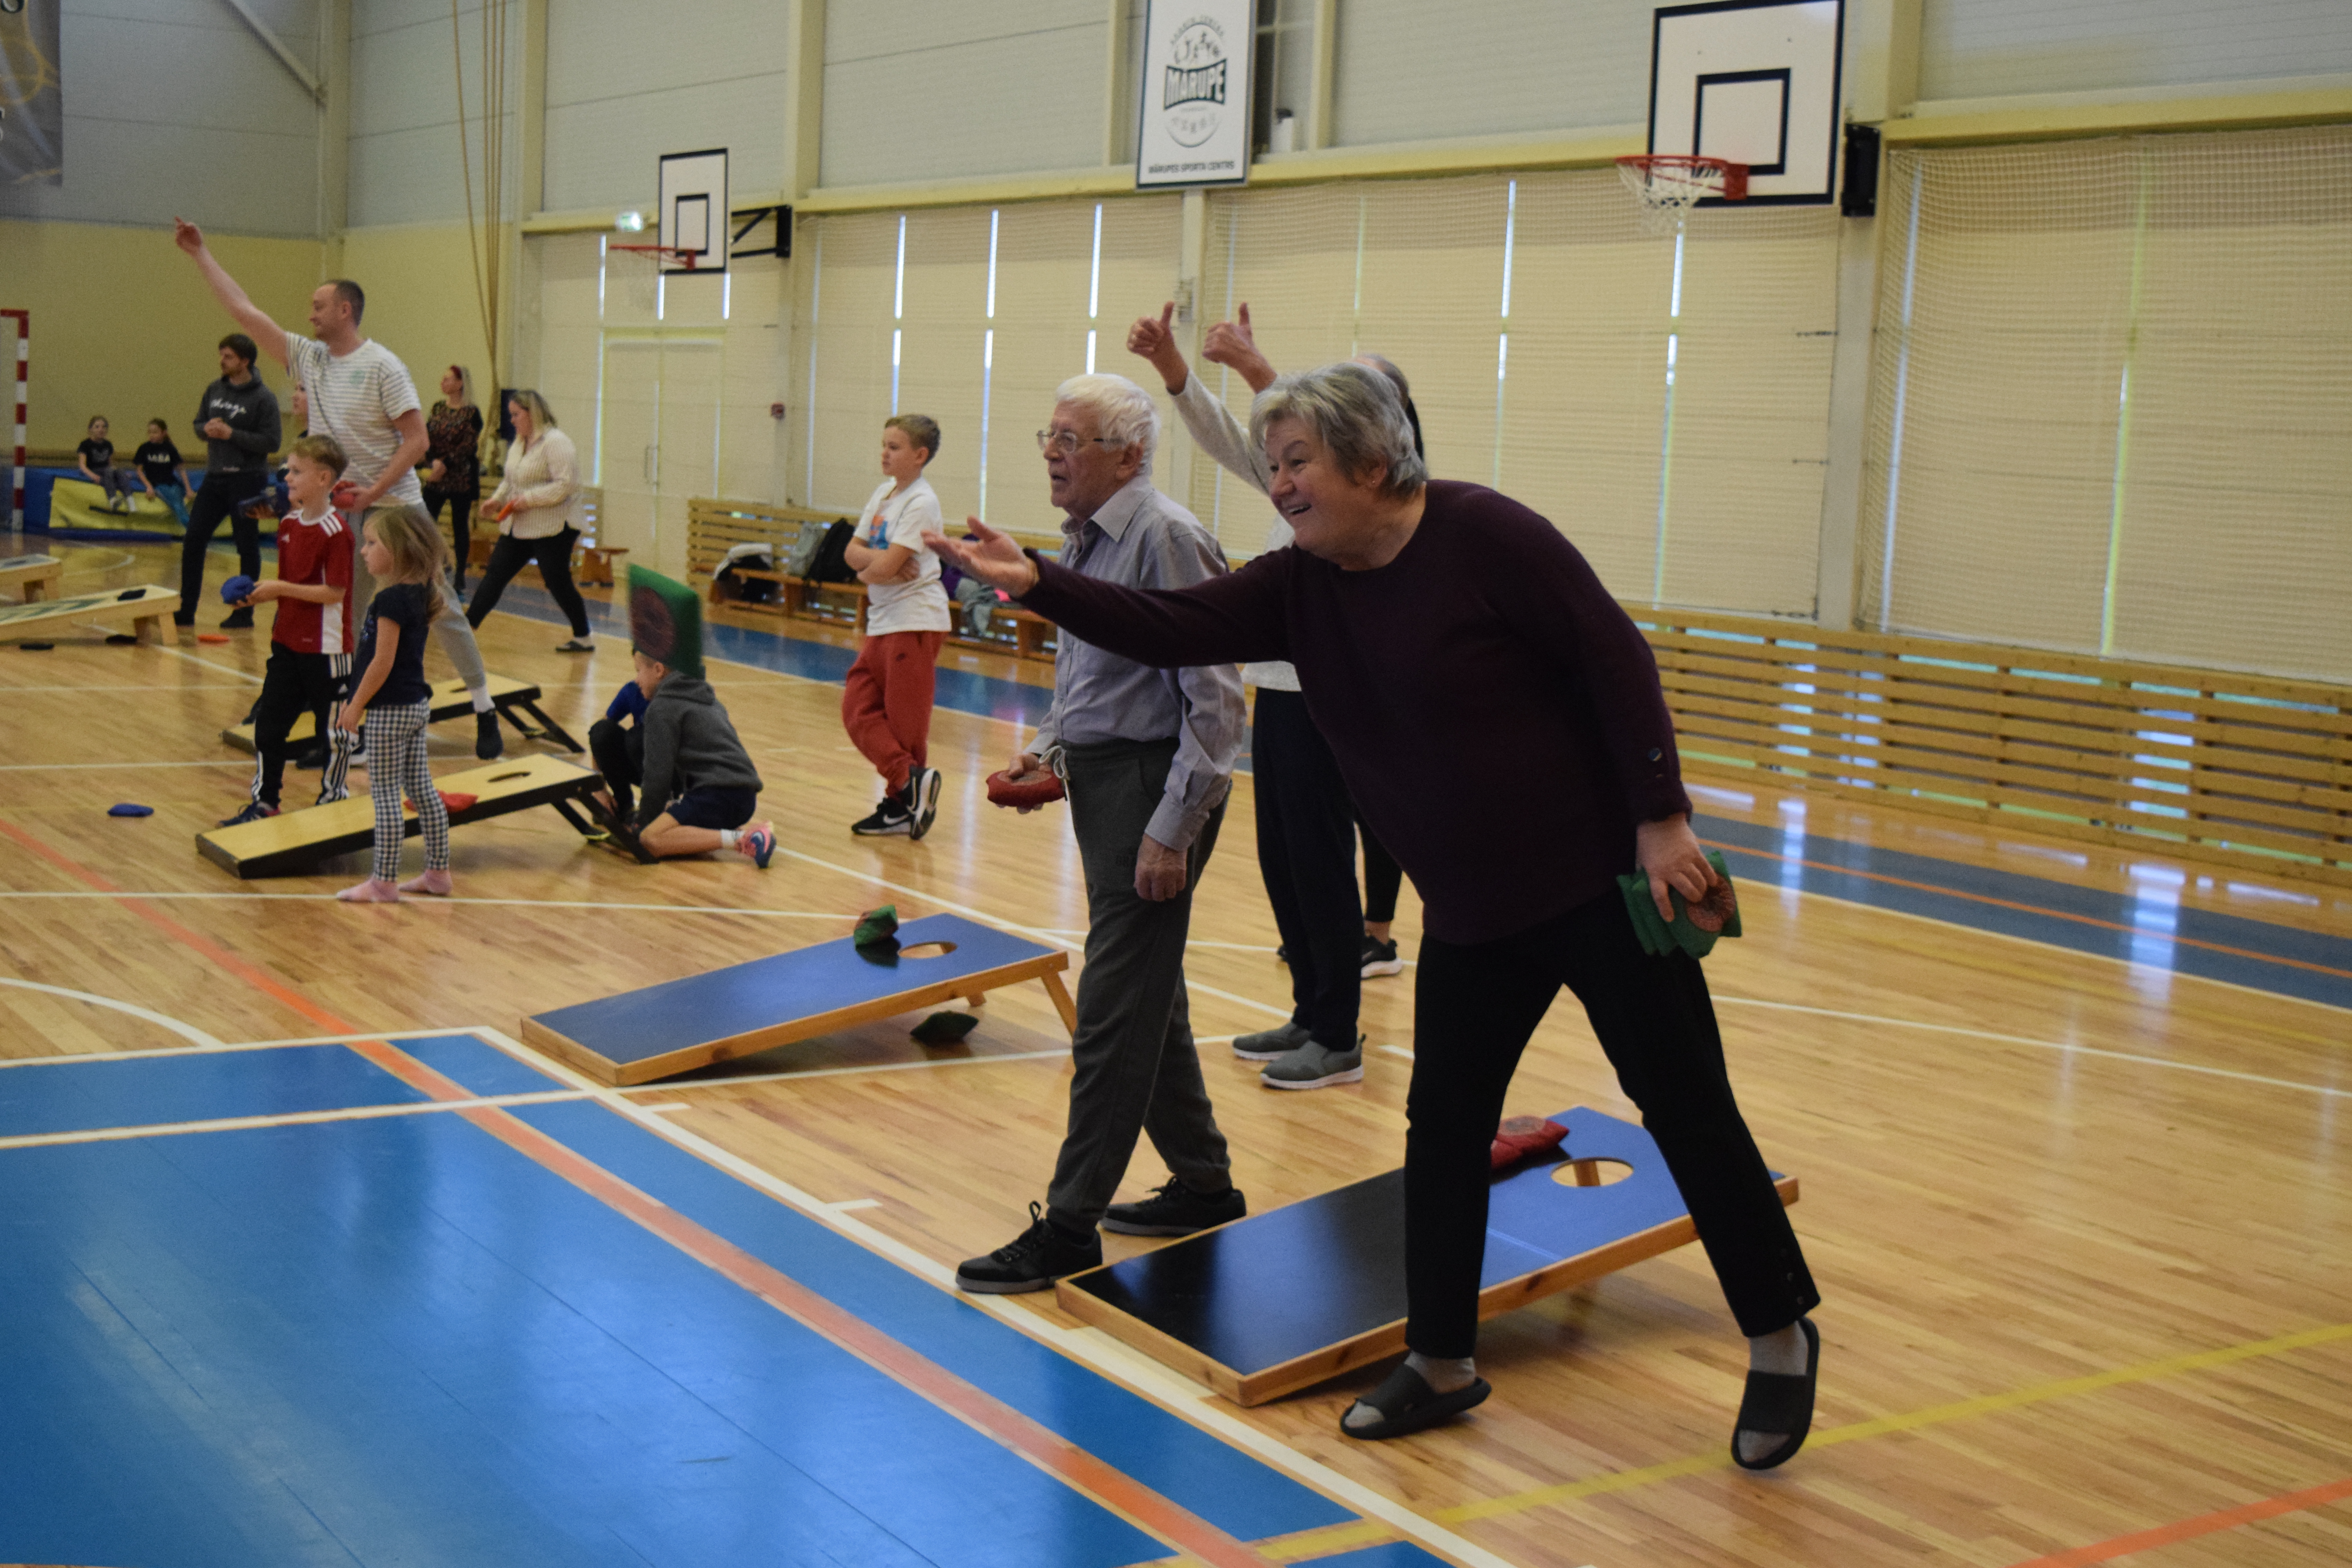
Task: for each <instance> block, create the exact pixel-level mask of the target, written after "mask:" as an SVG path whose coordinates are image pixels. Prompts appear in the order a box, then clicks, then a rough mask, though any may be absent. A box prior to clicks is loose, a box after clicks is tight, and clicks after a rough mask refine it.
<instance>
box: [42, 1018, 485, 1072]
mask: <svg viewBox="0 0 2352 1568" xmlns="http://www.w3.org/2000/svg"><path fill="white" fill-rule="evenodd" d="M158 1021H159V1022H168V1021H167V1020H163V1019H161V1018H160V1017H159V1019H158ZM480 1033H481V1031H480V1030H479V1029H475V1028H451V1029H374V1030H366V1031H362V1032H361V1033H359V1034H355V1035H311V1036H308V1037H303V1038H299V1039H284V1040H239V1041H237V1042H236V1044H235V1045H224V1044H223V1043H222V1042H220V1041H219V1040H215V1039H213V1037H211V1036H210V1035H206V1036H205V1039H207V1040H210V1041H211V1042H212V1043H211V1044H209V1045H202V1046H163V1047H158V1048H156V1049H154V1050H150V1051H82V1052H78V1053H76V1054H75V1055H72V1056H64V1057H16V1058H11V1059H9V1060H5V1061H0V1069H5V1068H49V1067H63V1066H67V1065H68V1064H71V1063H75V1062H135V1061H138V1060H141V1059H142V1058H147V1057H189V1056H213V1055H217V1054H219V1053H221V1052H223V1051H280V1050H285V1049H287V1048H288V1047H294V1046H348V1045H351V1044H352V1043H353V1042H354V1041H359V1040H388V1041H391V1042H393V1043H394V1044H395V1045H396V1044H398V1043H399V1042H400V1041H402V1040H438V1039H446V1037H449V1036H451V1035H478V1034H480Z"/></svg>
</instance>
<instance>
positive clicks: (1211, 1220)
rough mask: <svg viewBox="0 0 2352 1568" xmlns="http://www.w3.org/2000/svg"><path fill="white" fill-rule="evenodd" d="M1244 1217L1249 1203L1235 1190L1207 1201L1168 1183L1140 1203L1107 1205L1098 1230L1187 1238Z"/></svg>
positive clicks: (1202, 1196)
mask: <svg viewBox="0 0 2352 1568" xmlns="http://www.w3.org/2000/svg"><path fill="white" fill-rule="evenodd" d="M1248 1213H1249V1202H1248V1200H1247V1199H1245V1198H1244V1197H1243V1196H1242V1190H1241V1189H1240V1188H1239V1187H1227V1188H1226V1189H1225V1190H1224V1191H1223V1192H1222V1193H1219V1194H1217V1195H1216V1196H1214V1197H1210V1196H1208V1195H1207V1194H1202V1193H1196V1192H1194V1191H1193V1190H1192V1188H1190V1187H1188V1186H1186V1185H1185V1184H1183V1183H1181V1182H1179V1181H1174V1180H1171V1181H1170V1182H1169V1184H1167V1185H1166V1186H1164V1187H1154V1188H1153V1189H1152V1190H1151V1195H1150V1197H1148V1198H1145V1199H1144V1200H1143V1201H1142V1202H1141V1203H1133V1204H1113V1205H1110V1207H1109V1208H1108V1209H1107V1210H1105V1211H1104V1213H1103V1221H1102V1227H1103V1228H1104V1229H1105V1230H1115V1231H1117V1232H1118V1234H1119V1235H1121V1236H1191V1235H1192V1234H1193V1233H1194V1232H1196V1231H1202V1230H1206V1229H1208V1228H1209V1227H1210V1226H1215V1225H1223V1224H1225V1223H1226V1222H1227V1221H1229V1220H1236V1219H1240V1218H1242V1217H1243V1216H1244V1215H1247V1214H1248Z"/></svg>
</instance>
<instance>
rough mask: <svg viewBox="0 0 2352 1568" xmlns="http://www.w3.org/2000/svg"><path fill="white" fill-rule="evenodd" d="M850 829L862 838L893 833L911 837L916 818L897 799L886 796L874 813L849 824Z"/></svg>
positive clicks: (880, 836) (882, 836)
mask: <svg viewBox="0 0 2352 1568" xmlns="http://www.w3.org/2000/svg"><path fill="white" fill-rule="evenodd" d="M849 831H850V832H852V833H855V834H856V835H857V836H858V837H860V838H887V837H891V836H892V835H894V834H895V835H898V836H900V837H912V836H913V834H914V831H915V819H914V817H913V816H911V815H910V814H909V813H908V810H907V808H906V807H905V806H903V805H899V804H898V802H897V801H895V800H890V799H887V798H886V799H885V800H884V801H883V802H882V804H881V805H877V806H876V807H875V808H874V815H873V816H869V817H866V818H864V819H863V820H861V821H857V822H853V823H851V824H850V825H849Z"/></svg>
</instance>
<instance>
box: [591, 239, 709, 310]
mask: <svg viewBox="0 0 2352 1568" xmlns="http://www.w3.org/2000/svg"><path fill="white" fill-rule="evenodd" d="M604 255H605V258H606V262H607V264H608V265H609V266H610V268H612V275H613V276H614V278H615V279H618V280H619V282H620V285H621V297H622V298H623V299H625V300H627V301H628V304H629V309H630V310H632V311H634V312H635V314H637V315H640V316H652V315H654V314H655V313H656V310H657V309H658V301H659V300H660V296H661V280H662V278H663V276H664V275H665V274H667V273H685V272H692V271H694V270H695V264H696V261H697V260H698V258H697V256H696V254H695V253H694V252H693V251H691V250H686V249H682V248H680V247H677V246H674V245H613V244H609V243H608V244H607V245H606V246H605V247H604Z"/></svg>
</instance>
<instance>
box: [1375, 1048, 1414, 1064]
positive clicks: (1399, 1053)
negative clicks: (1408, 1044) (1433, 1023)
mask: <svg viewBox="0 0 2352 1568" xmlns="http://www.w3.org/2000/svg"><path fill="white" fill-rule="evenodd" d="M1381 1049H1382V1050H1384V1051H1386V1052H1387V1053H1388V1054H1389V1055H1391V1056H1392V1057H1402V1058H1404V1059H1405V1060H1407V1061H1411V1060H1412V1052H1411V1051H1409V1050H1406V1049H1405V1048H1404V1047H1402V1046H1382V1047H1381Z"/></svg>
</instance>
